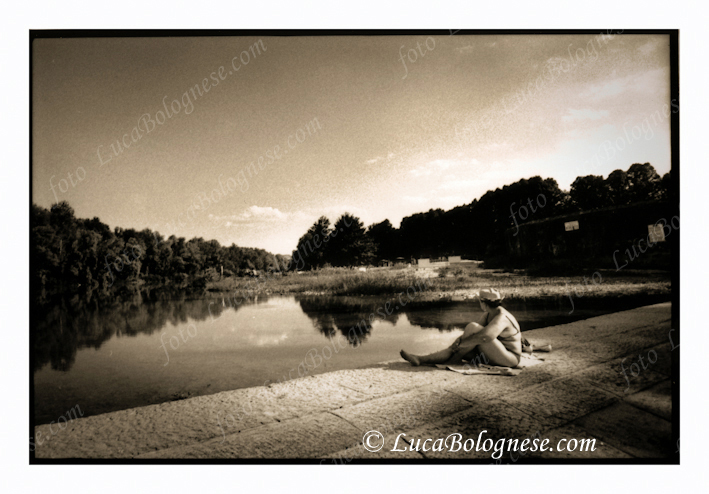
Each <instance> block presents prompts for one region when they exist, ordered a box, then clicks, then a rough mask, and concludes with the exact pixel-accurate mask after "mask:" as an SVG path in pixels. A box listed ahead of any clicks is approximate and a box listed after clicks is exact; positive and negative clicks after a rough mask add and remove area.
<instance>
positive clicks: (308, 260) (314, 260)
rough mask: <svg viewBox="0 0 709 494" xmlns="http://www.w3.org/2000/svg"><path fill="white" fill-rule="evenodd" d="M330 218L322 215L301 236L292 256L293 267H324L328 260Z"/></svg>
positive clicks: (330, 232)
mask: <svg viewBox="0 0 709 494" xmlns="http://www.w3.org/2000/svg"><path fill="white" fill-rule="evenodd" d="M331 234H332V228H331V227H330V220H329V219H327V218H326V217H325V216H321V217H320V218H318V220H317V221H316V222H315V223H314V224H313V226H311V227H310V228H309V229H308V231H307V232H305V235H303V236H302V237H300V239H299V240H298V245H297V246H296V248H295V250H294V251H293V254H292V256H291V268H292V269H297V270H300V271H302V270H310V269H316V268H319V267H322V266H323V265H324V264H325V263H326V262H327V257H328V250H329V247H330V246H329V245H328V243H327V242H328V241H330V235H331Z"/></svg>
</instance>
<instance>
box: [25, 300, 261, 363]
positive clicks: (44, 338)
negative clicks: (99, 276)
mask: <svg viewBox="0 0 709 494" xmlns="http://www.w3.org/2000/svg"><path fill="white" fill-rule="evenodd" d="M210 302H216V303H212V305H211V317H214V318H217V317H219V316H220V315H221V314H222V312H223V311H225V310H227V309H229V308H231V309H233V310H238V308H239V307H240V306H243V305H246V304H249V303H250V302H246V303H242V304H241V305H238V306H237V305H233V304H232V303H230V301H229V299H228V298H227V297H214V298H210V299H205V298H200V299H192V298H189V297H188V296H187V295H186V294H185V293H179V292H167V291H152V292H151V291H144V292H134V293H125V294H123V295H121V296H119V297H116V298H115V299H114V300H113V303H112V304H111V305H106V304H99V303H98V301H97V300H96V299H95V298H87V299H81V298H79V297H78V296H74V297H73V298H72V299H70V300H65V299H59V300H55V301H54V302H53V303H52V304H51V305H45V306H42V307H37V308H35V310H34V311H33V317H32V325H31V329H32V352H33V356H34V361H33V371H37V370H39V369H41V368H42V367H43V366H44V365H46V364H47V363H50V364H51V366H52V369H54V370H61V371H68V370H69V369H70V368H71V366H72V365H73V363H74V359H75V357H76V352H77V350H79V349H80V348H95V349H99V348H100V347H101V345H103V343H105V342H106V341H108V340H109V339H110V338H112V337H113V336H117V337H121V336H136V335H139V334H152V333H154V332H155V331H159V330H161V329H162V328H163V327H165V325H167V323H168V322H169V323H172V324H173V325H177V324H180V323H183V324H184V323H187V322H188V321H189V320H196V321H204V320H205V319H207V318H209V317H210V305H209V304H210Z"/></svg>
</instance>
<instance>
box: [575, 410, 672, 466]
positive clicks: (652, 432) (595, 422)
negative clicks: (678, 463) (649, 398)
mask: <svg viewBox="0 0 709 494" xmlns="http://www.w3.org/2000/svg"><path fill="white" fill-rule="evenodd" d="M575 424H576V425H578V426H580V427H582V428H583V429H585V430H586V431H588V432H589V433H590V434H593V435H594V436H596V437H598V438H600V439H602V440H603V441H605V442H607V443H608V444H610V445H612V446H614V447H615V448H617V449H619V450H621V451H625V452H626V453H628V454H630V455H632V456H634V457H636V458H662V457H666V456H669V455H671V454H672V453H673V451H674V450H672V449H671V447H672V445H671V442H672V440H671V439H672V424H671V423H670V422H669V421H667V420H664V419H661V418H659V417H657V416H656V415H653V414H651V413H648V412H646V411H644V410H641V409H639V408H636V407H634V406H632V405H629V404H627V403H616V404H615V405H613V406H611V407H609V408H607V409H604V410H600V411H598V412H596V413H592V414H590V415H588V416H586V417H582V418H580V419H578V420H577V421H576V422H575Z"/></svg>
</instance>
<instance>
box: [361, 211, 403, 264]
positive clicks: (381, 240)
mask: <svg viewBox="0 0 709 494" xmlns="http://www.w3.org/2000/svg"><path fill="white" fill-rule="evenodd" d="M367 236H368V237H369V238H371V239H372V242H373V243H374V245H375V247H376V257H377V258H378V259H389V260H392V259H394V258H396V257H397V255H396V252H397V248H398V245H397V243H398V242H397V240H398V235H397V231H396V229H395V228H394V227H393V226H392V224H391V222H390V221H389V220H384V221H382V222H381V223H377V224H374V225H370V226H369V227H368V228H367Z"/></svg>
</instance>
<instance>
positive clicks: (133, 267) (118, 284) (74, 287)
mask: <svg viewBox="0 0 709 494" xmlns="http://www.w3.org/2000/svg"><path fill="white" fill-rule="evenodd" d="M30 258H31V263H32V264H31V274H30V288H31V291H32V293H31V296H32V299H33V300H35V301H39V302H42V301H46V300H48V299H49V298H51V297H52V296H53V295H56V294H63V295H66V294H75V293H81V294H84V295H89V296H91V295H99V296H109V295H112V294H115V293H117V292H118V291H119V290H121V289H124V288H129V289H130V288H134V287H136V286H141V285H146V284H147V285H149V286H164V285H169V286H171V287H177V288H191V289H203V288H204V287H205V286H206V283H207V282H208V281H210V280H212V279H215V278H217V277H219V276H221V274H222V268H223V273H224V275H225V276H230V275H245V274H250V273H252V272H253V270H279V271H280V270H283V269H287V268H288V264H289V261H290V259H289V258H288V257H287V256H282V255H273V254H271V253H269V252H267V251H265V250H263V249H255V248H249V247H238V246H236V245H234V244H232V245H230V246H229V247H224V246H222V245H220V244H219V242H218V241H216V240H204V239H203V238H193V239H190V240H186V239H185V238H183V237H176V236H175V235H171V236H169V237H167V238H165V237H163V236H162V235H160V233H158V232H157V231H151V230H150V229H148V228H146V229H144V230H141V231H136V230H134V229H130V228H128V229H124V228H120V227H116V228H115V229H114V230H111V229H110V228H109V226H108V225H106V224H104V223H102V222H101V221H100V220H99V219H98V218H93V219H81V218H76V217H75V215H74V209H73V208H72V207H71V206H70V205H69V204H68V203H67V202H66V201H63V202H60V203H58V204H55V205H53V206H52V207H51V209H46V208H43V207H41V206H37V205H35V204H32V206H31V211H30Z"/></svg>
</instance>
